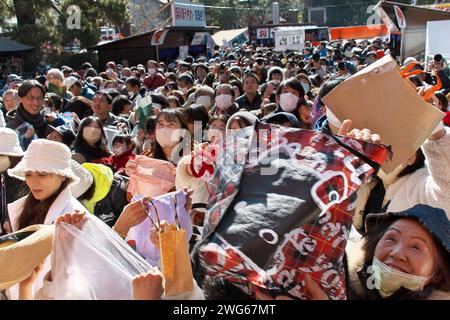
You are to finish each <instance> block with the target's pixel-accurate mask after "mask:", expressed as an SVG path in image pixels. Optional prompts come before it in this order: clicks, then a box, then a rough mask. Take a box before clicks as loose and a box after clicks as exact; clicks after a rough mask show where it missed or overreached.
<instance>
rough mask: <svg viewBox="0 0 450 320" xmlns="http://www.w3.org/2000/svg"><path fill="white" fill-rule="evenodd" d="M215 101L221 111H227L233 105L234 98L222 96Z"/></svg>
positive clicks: (228, 95) (227, 95) (226, 95)
mask: <svg viewBox="0 0 450 320" xmlns="http://www.w3.org/2000/svg"><path fill="white" fill-rule="evenodd" d="M215 101H216V106H217V107H218V108H219V109H222V110H226V109H228V108H229V107H230V106H231V104H232V103H233V96H232V95H230V94H221V95H218V96H217V97H216V99H215Z"/></svg>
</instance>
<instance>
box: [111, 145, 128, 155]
mask: <svg viewBox="0 0 450 320" xmlns="http://www.w3.org/2000/svg"><path fill="white" fill-rule="evenodd" d="M113 152H114V154H115V155H116V156H120V155H122V154H124V153H125V152H127V147H126V146H123V145H122V146H118V147H114V148H113Z"/></svg>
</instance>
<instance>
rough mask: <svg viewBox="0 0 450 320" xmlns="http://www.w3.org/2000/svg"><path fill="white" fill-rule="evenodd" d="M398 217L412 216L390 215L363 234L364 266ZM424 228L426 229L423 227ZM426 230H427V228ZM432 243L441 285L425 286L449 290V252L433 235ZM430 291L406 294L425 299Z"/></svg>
mask: <svg viewBox="0 0 450 320" xmlns="http://www.w3.org/2000/svg"><path fill="white" fill-rule="evenodd" d="M400 219H412V218H405V217H392V218H390V219H387V220H386V221H383V222H382V223H380V224H379V225H378V226H377V227H376V228H375V229H374V230H372V231H370V232H368V233H367V234H366V235H365V236H364V240H365V241H364V243H363V246H362V249H363V251H364V264H365V265H366V266H370V265H372V261H373V257H374V256H375V250H376V247H377V245H378V243H379V242H380V240H381V239H382V238H383V236H384V234H385V233H386V231H387V230H388V229H389V227H390V226H391V225H392V224H394V223H395V222H396V221H398V220H400ZM412 220H414V221H417V220H415V219H412ZM425 230H426V229H425ZM427 232H428V230H427ZM433 240H434V245H435V246H436V248H437V251H438V257H437V260H438V265H439V267H440V270H439V271H440V272H441V276H442V281H441V285H439V286H437V285H435V284H429V285H428V286H427V287H430V288H431V289H434V288H437V289H439V290H444V291H448V290H450V254H449V252H448V251H447V250H446V249H445V248H444V247H443V246H442V245H441V244H440V243H438V242H437V241H436V239H435V237H434V236H433ZM431 293H432V290H427V288H425V289H424V290H423V291H421V292H408V293H407V295H408V296H409V297H410V299H411V297H412V298H413V299H414V300H418V299H426V298H427V297H428V296H429V295H430V294H431Z"/></svg>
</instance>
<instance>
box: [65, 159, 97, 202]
mask: <svg viewBox="0 0 450 320" xmlns="http://www.w3.org/2000/svg"><path fill="white" fill-rule="evenodd" d="M70 164H71V167H72V171H73V173H74V174H75V175H76V176H77V177H78V178H79V181H78V182H77V183H74V184H72V185H71V186H70V191H71V192H72V195H73V196H74V197H75V198H79V197H81V196H82V195H83V194H84V193H85V192H86V191H87V190H88V189H89V188H90V187H91V186H92V183H93V182H94V177H93V176H92V174H91V173H90V172H89V171H88V170H87V169H85V168H83V166H82V165H81V164H79V163H78V162H76V161H75V160H70Z"/></svg>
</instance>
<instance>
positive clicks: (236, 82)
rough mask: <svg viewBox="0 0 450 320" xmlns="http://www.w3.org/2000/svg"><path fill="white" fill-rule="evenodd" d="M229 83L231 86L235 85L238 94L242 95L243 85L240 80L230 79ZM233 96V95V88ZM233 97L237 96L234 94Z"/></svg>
mask: <svg viewBox="0 0 450 320" xmlns="http://www.w3.org/2000/svg"><path fill="white" fill-rule="evenodd" d="M229 83H230V85H231V86H232V87H237V88H238V89H239V96H242V95H243V94H244V86H243V84H242V81H241V80H239V79H236V80H231V81H230V82H229ZM233 96H234V90H233ZM234 97H235V98H237V97H236V96H234Z"/></svg>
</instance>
